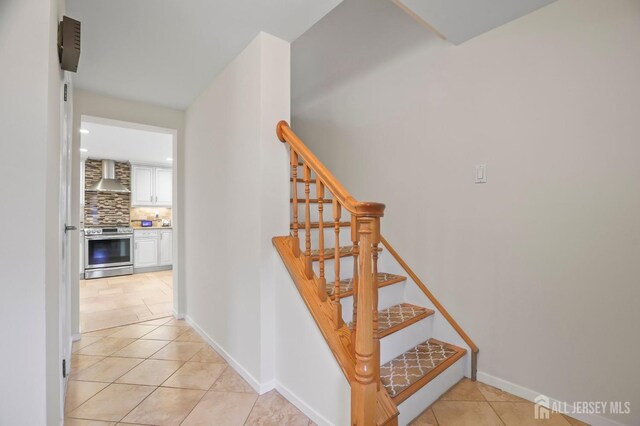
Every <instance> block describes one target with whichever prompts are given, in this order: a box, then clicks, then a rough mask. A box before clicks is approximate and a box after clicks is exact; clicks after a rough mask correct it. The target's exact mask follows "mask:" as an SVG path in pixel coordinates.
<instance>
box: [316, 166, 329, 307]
mask: <svg viewBox="0 0 640 426" xmlns="http://www.w3.org/2000/svg"><path fill="white" fill-rule="evenodd" d="M316 196H317V198H318V216H319V220H318V246H319V249H320V250H319V260H320V278H319V279H318V296H320V300H322V301H323V302H324V301H325V300H327V279H326V278H325V276H324V205H323V204H324V185H323V184H322V182H321V181H320V179H316Z"/></svg>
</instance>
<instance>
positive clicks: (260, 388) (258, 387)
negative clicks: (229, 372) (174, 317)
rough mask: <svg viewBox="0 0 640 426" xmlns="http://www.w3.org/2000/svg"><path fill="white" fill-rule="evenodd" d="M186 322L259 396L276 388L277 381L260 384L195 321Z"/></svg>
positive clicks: (185, 317) (186, 316)
mask: <svg viewBox="0 0 640 426" xmlns="http://www.w3.org/2000/svg"><path fill="white" fill-rule="evenodd" d="M184 320H185V321H187V324H189V325H190V326H191V327H193V329H194V330H196V331H197V332H198V334H199V335H200V336H201V337H202V338H203V339H204V340H205V341H206V342H207V343H208V344H209V345H211V347H212V348H213V349H214V350H215V351H216V352H218V353H219V354H220V356H222V358H224V359H225V361H227V363H228V364H229V365H230V366H231V367H232V368H233V369H234V370H236V372H237V373H238V374H240V376H242V378H243V379H244V380H246V381H247V383H249V385H250V386H251V387H252V388H253V390H255V391H256V392H258V394H260V395H262V394H264V393H267V392H269V391H270V390H272V389H274V388H275V381H274V380H271V381H269V382H266V383H261V382H259V381H258V380H257V379H256V378H255V377H253V375H252V374H251V373H249V372H248V371H247V370H246V369H245V368H244V367H243V366H242V365H241V364H240V363H239V362H238V361H236V360H235V359H234V358H233V357H232V356H231V355H229V353H228V352H227V351H225V350H224V348H223V347H222V346H220V345H219V344H218V342H216V341H215V340H214V339H212V338H211V336H209V335H208V334H207V333H205V331H204V330H203V329H202V328H201V327H200V326H199V325H198V324H197V323H196V322H194V321H193V319H192V318H191V317H190V316H189V315H185V316H184Z"/></svg>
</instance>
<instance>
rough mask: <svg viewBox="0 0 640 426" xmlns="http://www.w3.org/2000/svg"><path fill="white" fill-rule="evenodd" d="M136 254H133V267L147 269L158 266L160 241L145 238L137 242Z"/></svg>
mask: <svg viewBox="0 0 640 426" xmlns="http://www.w3.org/2000/svg"><path fill="white" fill-rule="evenodd" d="M135 247H136V248H135V253H134V254H133V266H134V267H136V268H146V267H148V266H158V239H157V238H143V239H137V240H135Z"/></svg>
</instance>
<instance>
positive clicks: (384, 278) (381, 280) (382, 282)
mask: <svg viewBox="0 0 640 426" xmlns="http://www.w3.org/2000/svg"><path fill="white" fill-rule="evenodd" d="M406 279H407V278H406V277H403V276H401V275H395V274H389V273H387V272H378V288H380V287H385V286H387V285H391V284H395V283H399V282H402V281H405V280H406ZM334 290H335V281H333V282H329V283H327V295H329V296H333V291H334ZM352 294H353V278H345V279H343V280H340V297H341V298H342V297H349V296H351V295H352Z"/></svg>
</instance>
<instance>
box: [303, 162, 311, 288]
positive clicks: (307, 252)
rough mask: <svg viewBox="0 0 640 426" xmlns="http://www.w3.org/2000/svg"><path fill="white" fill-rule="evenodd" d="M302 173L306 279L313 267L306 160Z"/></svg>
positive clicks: (309, 178)
mask: <svg viewBox="0 0 640 426" xmlns="http://www.w3.org/2000/svg"><path fill="white" fill-rule="evenodd" d="M302 170H303V174H304V196H305V213H304V222H305V223H304V227H305V236H304V237H305V240H304V264H305V274H306V275H307V278H308V279H311V278H313V267H312V262H311V206H310V201H309V192H310V190H309V182H310V181H311V170H310V169H309V166H308V165H307V163H306V161H305V162H304V164H303V166H302Z"/></svg>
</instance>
